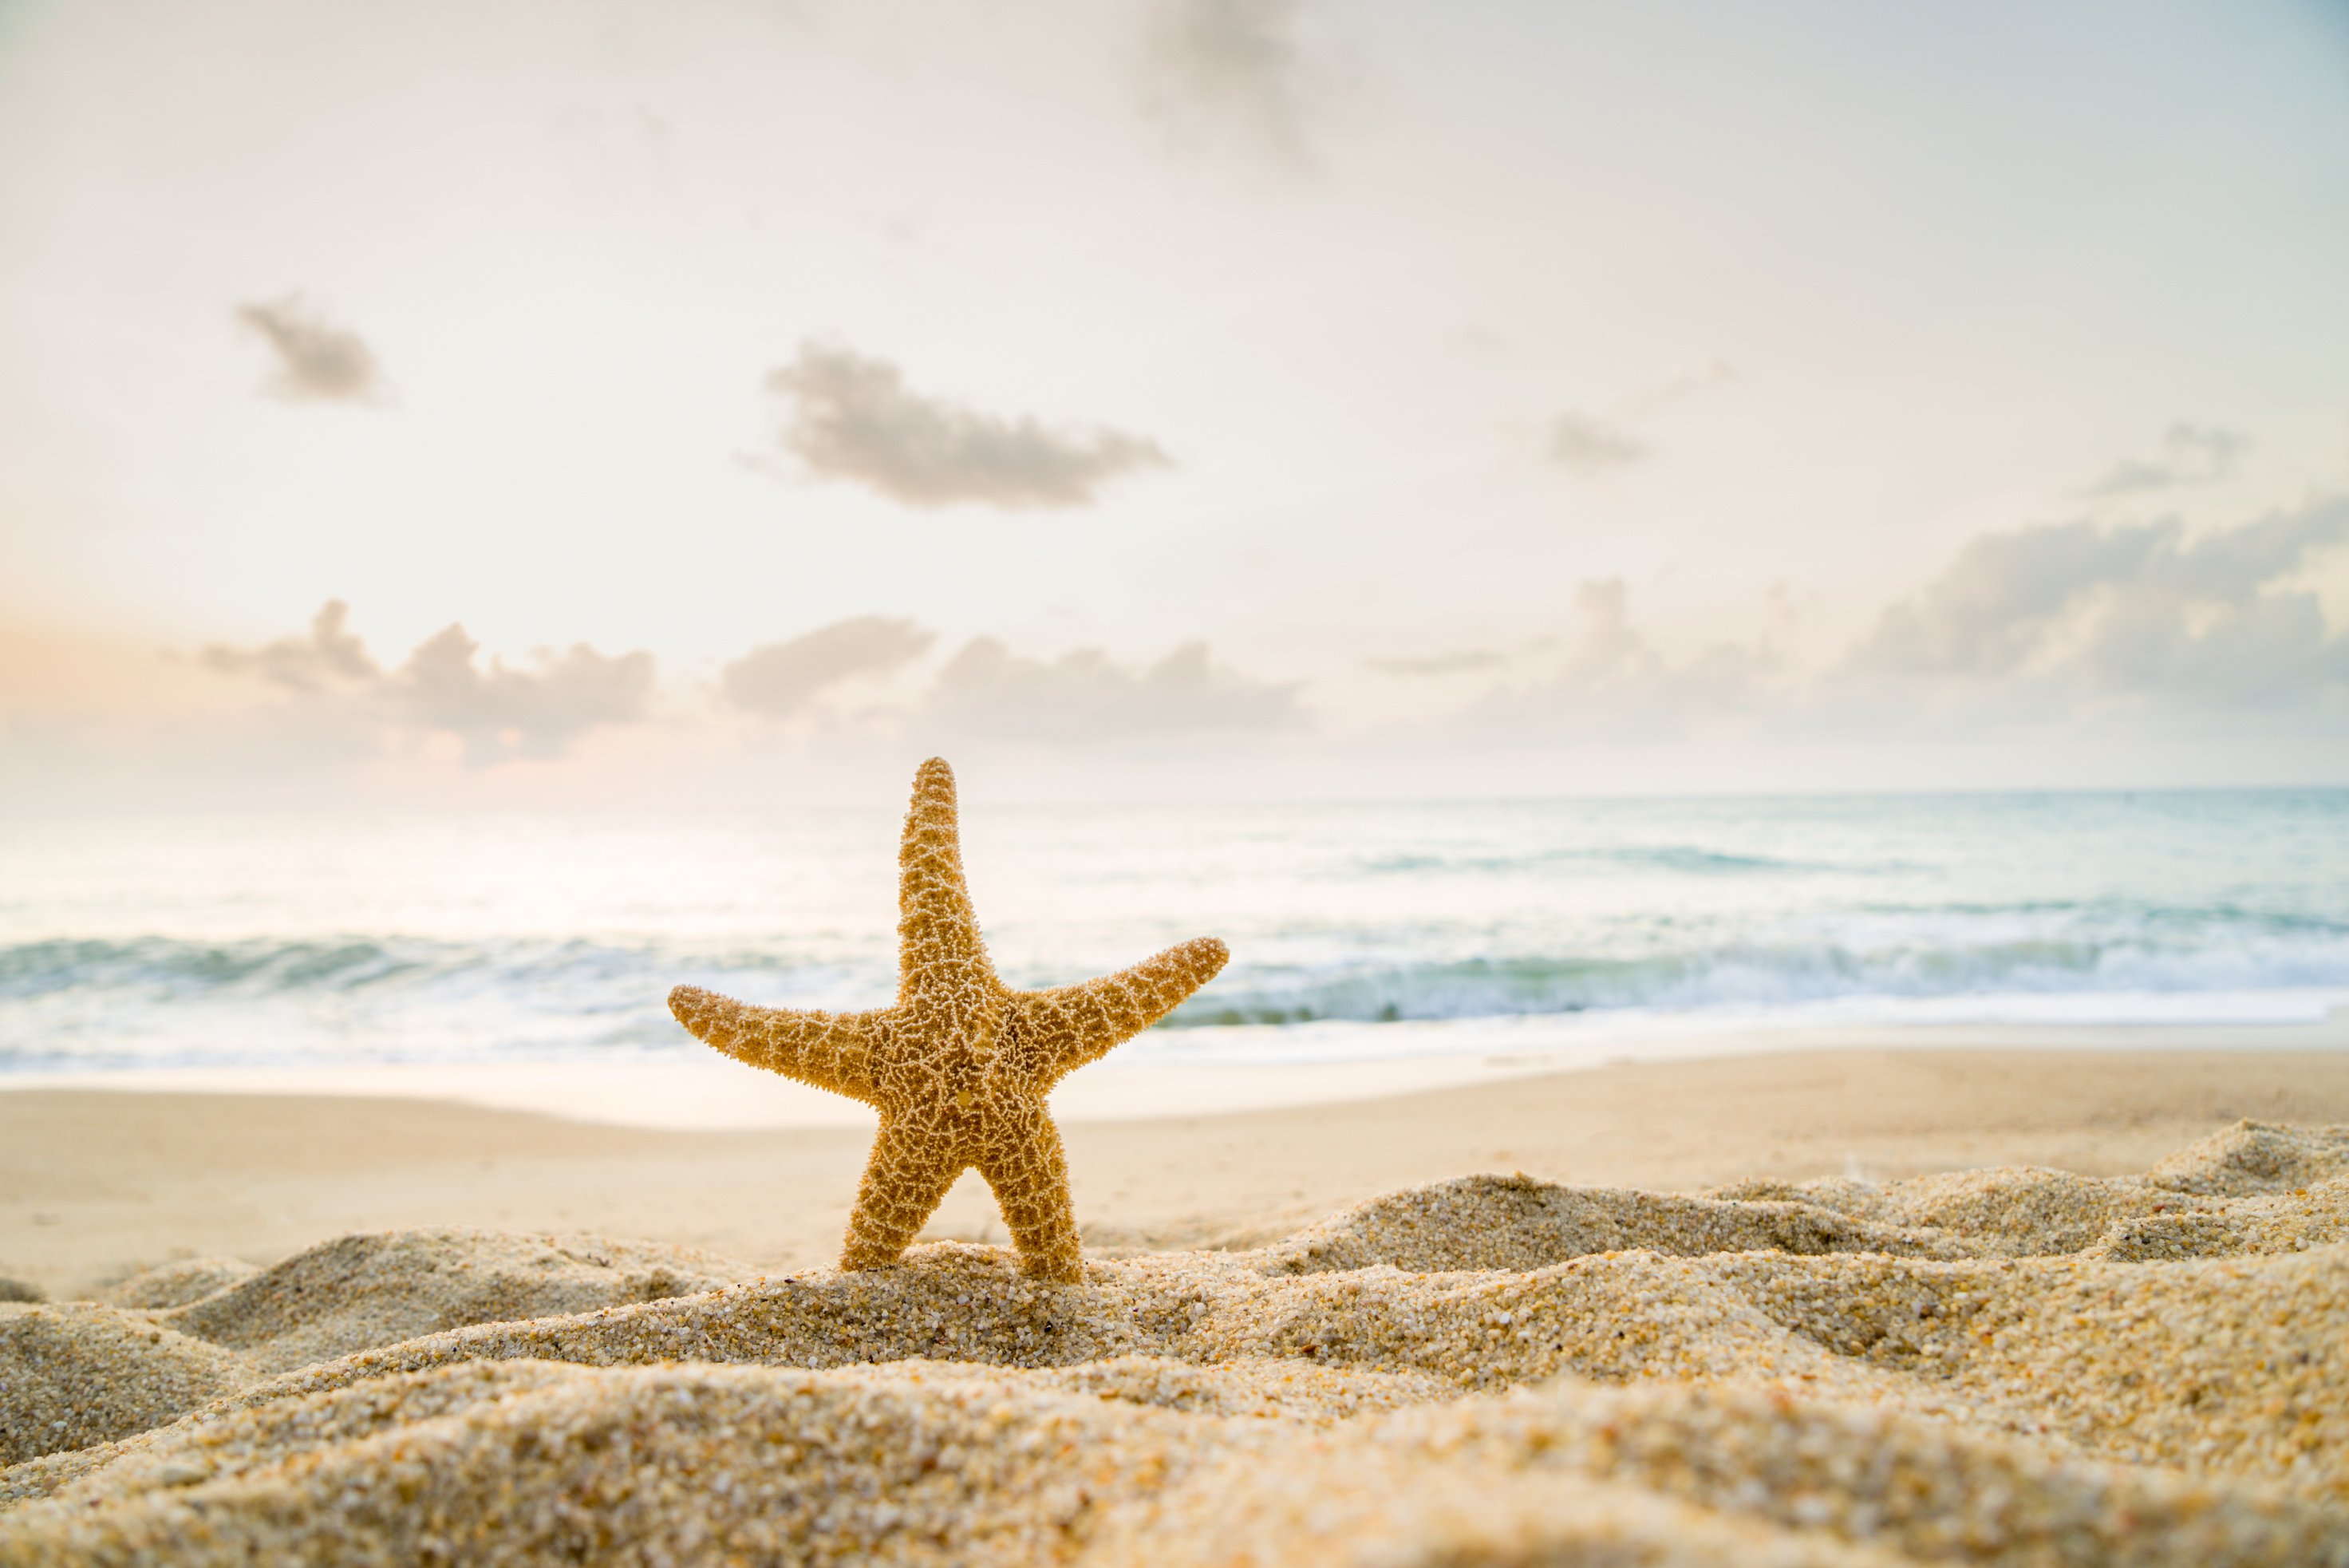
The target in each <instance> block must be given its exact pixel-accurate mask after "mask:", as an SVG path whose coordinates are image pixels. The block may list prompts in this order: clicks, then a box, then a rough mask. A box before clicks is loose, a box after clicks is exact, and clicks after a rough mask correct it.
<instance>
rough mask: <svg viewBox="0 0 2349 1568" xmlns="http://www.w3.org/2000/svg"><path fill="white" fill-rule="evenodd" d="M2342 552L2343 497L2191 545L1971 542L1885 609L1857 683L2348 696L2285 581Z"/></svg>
mask: <svg viewBox="0 0 2349 1568" xmlns="http://www.w3.org/2000/svg"><path fill="white" fill-rule="evenodd" d="M2344 542H2349V496H2331V497H2327V498H2324V499H2322V500H2318V501H2314V502H2312V503H2310V504H2306V505H2302V506H2299V507H2293V508H2289V509H2286V510H2283V511H2280V512H2274V513H2271V514H2268V515H2266V516H2264V517H2261V518H2259V519H2257V520H2255V521H2253V522H2250V523H2246V524H2240V525H2239V526H2236V527H2234V528H2230V529H2222V530H2220V531H2217V532H2214V533H2209V534H2205V535H2201V536H2200V537H2199V538H2192V539H2189V537H2188V536H2187V535H2186V531H2185V529H2184V527H2183V526H2182V525H2181V524H2178V522H2177V521H2176V520H2175V519H2165V520H2163V521H2160V522H2155V523H2145V524H2129V525H2123V526H2113V527H2104V526H2099V525H2097V524H2088V523H2064V524H2044V525H2042V526H2039V527H2034V528H2024V529H2019V530H2016V531H2014V532H2012V533H2006V534H1992V535H1984V536H1983V537H1982V538H1978V539H1975V540H1972V541H1971V542H1969V543H1968V544H1967V545H1965V547H1964V548H1962V549H1961V550H1960V551H1959V552H1958V555H1957V557H1956V559H1955V560H1953V561H1952V562H1951V564H1950V566H1949V567H1948V568H1947V569H1946V570H1944V571H1943V572H1942V573H1941V575H1940V576H1938V577H1936V578H1934V579H1933V580H1932V581H1931V582H1930V583H1928V584H1927V585H1926V586H1925V587H1924V588H1923V589H1922V590H1920V592H1919V593H1917V594H1916V595H1915V596H1913V597H1910V598H1909V599H1907V600H1904V601H1902V602H1901V603H1899V604H1896V605H1894V606H1892V607H1890V608H1889V609H1887V610H1886V611H1885V612H1884V614H1883V616H1882V618H1880V619H1879V620H1878V624H1877V627H1876V629H1875V631H1874V632H1873V633H1872V634H1871V635H1870V636H1868V638H1867V639H1864V640H1863V641H1862V642H1861V643H1860V644H1859V645H1858V646H1857V647H1856V648H1855V649H1853V650H1852V653H1851V655H1850V658H1849V659H1848V660H1847V665H1848V667H1849V669H1850V670H1853V671H1854V672H1857V673H1861V674H1866V675H1873V676H1880V677H1890V678H1895V679H1907V680H1939V681H1943V682H1976V683H1980V682H1986V681H2002V682H2008V683H2013V682H2017V681H2038V682H2045V683H2059V684H2070V685H2074V686H2077V687H2079V688H2082V689H2085V690H2087V691H2094V692H2101V693H2104V694H2107V695H2120V696H2127V697H2132V698H2137V699H2140V700H2144V701H2184V702H2189V703H2192V702H2203V703H2221V704H2234V705H2243V704H2251V705H2261V706H2267V705H2275V704H2280V703H2283V702H2287V701H2294V700H2298V699H2302V698H2305V697H2308V696H2310V695H2313V694H2316V693H2322V692H2328V691H2333V690H2335V689H2337V688H2342V687H2349V635H2344V634H2340V633H2336V632H2334V631H2333V629H2332V628H2330V627H2329V626H2328V625H2327V623H2326V621H2325V618H2324V613H2323V607H2322V606H2321V604H2320V603H2319V602H2318V599H2317V597H2316V596H2315V594H2313V592H2310V591H2308V590H2306V589H2305V588H2302V587H2295V586H2293V585H2292V583H2291V582H2290V581H2289V579H2290V578H2291V577H2292V576H2293V575H2294V574H2295V573H2297V572H2299V571H2300V570H2301V569H2302V567H2303V566H2307V565H2308V564H2310V563H2311V562H2312V561H2313V559H2314V558H2315V557H2316V556H2319V555H2320V554H2322V553H2323V552H2324V551H2326V550H2328V549H2331V548H2333V547H2335V546H2337V545H2341V544H2343V543H2344Z"/></svg>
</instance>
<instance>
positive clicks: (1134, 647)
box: [0, 0, 2349, 806]
mask: <svg viewBox="0 0 2349 1568" xmlns="http://www.w3.org/2000/svg"><path fill="white" fill-rule="evenodd" d="M2344 278H2349V5H2341V4H2339V3H2337V0H2330V3H2317V0H2246V3H2244V4H2239V5H2224V6H2221V5H2208V4H2170V3H2166V0H2114V3H2103V0H2048V3H2034V4H2028V5H2025V4H2019V3H2018V4H1995V5H1983V4H1980V3H1924V4H1918V5H1903V6H1898V7H1892V6H1884V5H1872V4H1863V3H1851V4H1841V3H1837V4H1826V3H1791V4H1786V5H1774V6H1769V7H1759V6H1751V5H1738V4H1732V3H1729V0H1718V3H1713V4H1692V3H1683V0H1654V3H1650V4H1643V5H1578V4H1565V3H1557V4H1539V5H1536V4H1519V5H1502V4H1486V3H1477V0H1463V3H1461V4H1457V5H1443V6H1427V5H1402V4H1399V3H1387V0H1111V3H1103V0H1083V3H1080V0H971V3H968V4H961V5H940V4H936V3H935V0H927V3H919V4H916V3H913V0H858V3H857V4H854V5H852V4H849V3H847V0H666V3H663V4H658V5H654V4H622V3H616V0H561V3H554V0H547V3H543V4H542V3H537V0H471V3H468V4H462V5H458V4H437V3H434V0H417V3H414V4H409V5H399V6H385V5H373V4H357V3H346V0H301V3H298V4H297V3H294V0H282V3H281V0H176V3H172V4H163V3H160V0H88V3H78V4H67V3H63V0H0V802H6V803H9V804H12V805H19V806H25V805H91V804H124V805H175V804H184V803H193V802H204V803H223V804H237V803H250V804H259V805H272V806H275V805H287V804H297V803H303V802H350V801H366V802H378V803H384V802H418V803H424V804H428V805H442V804H450V803H463V804H480V803H486V802H514V803H523V804H546V803H560V802H577V803H587V804H610V803H622V802H626V803H664V802H666V803H671V804H676V805H687V804H700V803H714V804H741V803H755V802H759V801H764V800H770V799H786V798H809V799H813V798H848V797H854V796H860V795H862V794H864V793H866V792H868V791H869V790H871V789H872V788H874V787H880V786H881V784H882V781H888V783H887V786H886V787H888V788H890V789H892V790H894V789H895V788H898V787H902V776H903V775H904V774H905V772H906V771H907V769H908V767H909V766H910V763H911V762H912V761H914V760H916V759H918V758H919V757H921V756H924V755H927V754H930V753H944V754H946V755H948V756H949V757H951V758H954V759H955V760H956V761H957V763H958V764H959V765H961V767H962V768H963V771H964V774H965V776H966V779H967V781H972V782H977V781H978V779H979V778H983V779H984V781H985V782H984V783H982V784H980V788H981V791H982V793H994V794H1000V795H1003V796H1006V797H1015V796H1016V797H1027V798H1046V799H1051V798H1095V797H1101V796H1112V797H1123V798H1145V797H1156V796H1175V797H1179V796H1189V795H1201V794H1205V795H1248V794H1268V795H1284V796H1308V797H1310V796H1315V795H1343V796H1366V795H1367V796H1377V795H1410V796H1421V795H1439V796H1440V795H1473V794H1572V793H1587V792H1607V793H1614V792H1624V791H1659V790H1661V791H1674V792H1692V791H1694V792H1712V791H1723V790H1732V791H1733V790H1849V789H1919V788H1939V787H1952V786H1959V787H1976V786H1980V787H2075V786H2088V785H2097V786H2112V785H2117V786H2127V787H2158V786H2170V785H2209V784H2307V783H2324V784H2342V783H2349V291H2344V287H2343V285H2342V282H2341V280H2342V279H2344ZM974 769H976V770H978V774H974Z"/></svg>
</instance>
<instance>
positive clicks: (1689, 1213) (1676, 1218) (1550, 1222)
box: [1263, 1175, 1963, 1274]
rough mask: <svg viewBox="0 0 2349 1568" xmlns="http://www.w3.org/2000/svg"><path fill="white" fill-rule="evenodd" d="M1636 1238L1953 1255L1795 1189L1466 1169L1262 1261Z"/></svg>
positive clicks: (1349, 1213) (1561, 1256) (1556, 1253)
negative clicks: (1681, 1190) (1561, 1181)
mask: <svg viewBox="0 0 2349 1568" xmlns="http://www.w3.org/2000/svg"><path fill="white" fill-rule="evenodd" d="M1632 1247H1639V1248H1644V1249H1646V1250H1647V1251H1653V1252H1663V1253H1668V1254H1670V1255H1671V1256H1673V1257H1702V1256H1704V1255H1706V1254H1708V1253H1713V1252H1754V1251H1781V1252H1802V1253H1816V1252H1890V1253H1894V1254H1897V1255H1899V1256H1903V1257H1949V1256H1961V1255H1963V1252H1962V1250H1961V1248H1960V1247H1959V1246H1958V1244H1957V1243H1955V1242H1954V1241H1951V1239H1949V1238H1947V1237H1941V1236H1935V1235H1929V1234H1922V1233H1920V1232H1917V1231H1904V1230H1901V1229H1899V1228H1898V1227H1895V1226H1891V1225H1885V1224H1879V1223H1878V1222H1876V1221H1873V1220H1866V1219H1857V1218H1854V1217H1853V1216H1851V1215H1848V1214H1843V1213H1838V1212H1837V1211H1836V1210H1832V1209H1826V1208H1822V1207H1819V1206H1817V1205H1816V1204H1813V1203H1809V1202H1806V1201H1801V1200H1799V1199H1796V1200H1774V1199H1758V1200H1745V1201H1725V1200H1723V1199H1711V1198H1682V1197H1677V1196H1673V1195H1671V1194H1664V1193H1653V1192H1622V1191H1618V1190H1615V1189H1593V1188H1576V1187H1558V1186H1555V1185H1553V1184H1551V1183H1549V1182H1547V1181H1537V1180H1535V1179H1533V1178H1531V1177H1529V1176H1523V1175H1519V1176H1469V1177H1463V1178H1461V1179H1459V1180H1457V1181H1446V1182H1441V1183H1439V1184H1437V1185H1435V1186H1433V1187H1419V1188H1413V1189H1410V1190H1409V1191H1405V1192H1397V1193H1392V1194H1390V1195H1389V1196H1387V1197H1384V1198H1378V1199H1371V1201H1370V1202H1368V1203H1363V1204H1360V1205H1358V1206H1356V1207H1355V1208H1352V1209H1350V1210H1346V1211H1345V1212H1344V1213H1342V1214H1339V1215H1335V1216H1333V1217H1331V1218H1330V1219H1329V1220H1324V1221H1322V1222H1321V1223H1320V1224H1319V1225H1316V1226H1314V1227H1312V1228H1311V1229H1309V1230H1307V1231H1301V1232H1299V1234H1298V1235H1296V1236H1293V1237H1291V1238H1289V1239H1288V1240H1287V1241H1282V1242H1279V1243H1278V1244H1277V1245H1275V1246H1272V1247H1268V1248H1266V1249H1265V1250H1264V1254H1263V1258H1264V1266H1265V1268H1266V1269H1267V1271H1268V1272H1280V1273H1290V1274H1307V1273H1326V1272H1337V1271H1340V1270H1346V1269H1366V1268H1370V1267H1372V1266H1373V1265H1376V1264H1380V1263H1385V1264H1388V1265H1391V1266H1392V1267H1394V1268H1398V1269H1408V1270H1413V1271H1417V1272H1435V1271H1455V1270H1464V1269H1538V1268H1540V1267H1542V1266H1543V1265H1545V1264H1547V1263H1557V1262H1564V1261H1565V1260H1567V1259H1568V1258H1579V1257H1584V1256H1587V1255H1588V1254H1589V1253H1592V1252H1614V1251H1623V1250H1624V1249H1626V1248H1632Z"/></svg>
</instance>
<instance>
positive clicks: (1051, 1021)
mask: <svg viewBox="0 0 2349 1568" xmlns="http://www.w3.org/2000/svg"><path fill="white" fill-rule="evenodd" d="M897 911H898V919H897V943H898V967H897V1000H896V1002H895V1005H893V1006H889V1007H883V1008H876V1009H874V1010H873V1011H872V1012H794V1011H792V1010H789V1009H785V1008H777V1007H752V1006H750V1005H749V1004H748V1003H745V1002H736V1001H734V1000H732V999H731V998H730V997H724V996H719V995H717V994H715V993H713V992H707V991H702V990H698V989H697V988H696V987H693V986H689V985H680V986H678V988H677V989H676V990H675V991H672V992H669V997H668V1005H669V1011H670V1012H674V1013H676V1014H677V1019H678V1023H682V1024H684V1025H685V1026H686V1028H688V1029H689V1030H691V1031H692V1032H693V1033H695V1034H697V1035H698V1036H699V1037H700V1038H701V1039H703V1040H705V1041H707V1042H708V1043H709V1044H711V1045H714V1046H716V1047H717V1048H718V1049H719V1050H720V1051H722V1052H724V1053H725V1054H727V1055H729V1056H731V1057H733V1058H734V1059H735V1060H736V1061H738V1062H747V1063H749V1064H750V1065H752V1066H754V1067H764V1068H765V1069H766V1070H767V1071H769V1072H771V1073H780V1074H781V1075H783V1076H785V1077H787V1078H796V1079H798V1080H799V1081H800V1082H801V1083H802V1084H812V1085H815V1086H816V1087H817V1088H820V1089H830V1090H832V1091H833V1092H834V1093H836V1094H842V1095H846V1096H849V1097H850V1098H851V1099H855V1100H862V1101H864V1103H865V1104H866V1105H868V1106H873V1107H874V1109H875V1110H877V1111H879V1112H880V1113H881V1130H880V1133H879V1136H877V1137H875V1138H874V1142H873V1157H872V1159H871V1160H870V1161H869V1162H868V1163H867V1164H866V1166H865V1168H864V1185H863V1186H862V1187H861V1188H859V1189H858V1190H857V1194H856V1209H855V1211H854V1213H853V1214H852V1215H851V1216H850V1217H849V1221H848V1241H847V1244H846V1246H845V1248H844V1249H843V1251H842V1253H841V1259H840V1266H841V1267H842V1268H843V1269H874V1268H882V1267H885V1266H886V1265H888V1264H891V1263H894V1262H896V1261H897V1260H898V1258H899V1257H901V1256H902V1255H904V1253H905V1247H906V1244H907V1243H908V1242H910V1241H913V1239H914V1236H915V1233H916V1231H920V1230H921V1228H922V1224H923V1222H924V1221H925V1220H928V1219H929V1217H930V1216H931V1215H932V1214H934V1213H936V1211H937V1207H938V1203H939V1201H940V1200H941V1199H944V1198H945V1197H946V1195H947V1188H949V1187H951V1186H953V1185H954V1181H955V1178H957V1177H958V1176H960V1175H961V1174H962V1173H963V1172H964V1171H965V1170H968V1169H970V1168H973V1167H976V1168H978V1173H979V1175H981V1176H982V1177H984V1178H986V1179H987V1184H988V1187H990V1188H992V1189H994V1192H995V1200H996V1202H997V1203H998V1204H999V1206H1000V1207H1001V1208H1002V1210H1003V1220H1004V1224H1005V1225H1006V1226H1007V1227H1008V1228H1009V1231H1011V1240H1012V1241H1013V1243H1014V1244H1015V1245H1016V1246H1017V1247H1018V1248H1019V1260H1020V1266H1021V1267H1022V1269H1024V1270H1025V1271H1026V1272H1027V1273H1029V1274H1030V1276H1032V1277H1034V1278H1037V1279H1043V1280H1060V1281H1072V1280H1077V1279H1081V1278H1082V1277H1083V1272H1084V1270H1083V1261H1082V1255H1081V1252H1080V1251H1079V1248H1078V1242H1077V1221H1076V1213H1075V1210H1074V1209H1073V1207H1072V1206H1071V1202H1070V1199H1069V1167H1068V1161H1067V1159H1066V1158H1065V1157H1064V1156H1063V1155H1062V1153H1061V1134H1060V1130H1059V1129H1058V1128H1057V1127H1054V1126H1053V1125H1052V1117H1051V1113H1050V1110H1049V1109H1048V1108H1047V1107H1046V1105H1045V1096H1046V1095H1047V1094H1049V1093H1050V1090H1051V1087H1052V1085H1054V1084H1056V1083H1058V1082H1060V1081H1061V1079H1062V1078H1063V1077H1066V1076H1067V1075H1069V1074H1070V1073H1071V1072H1073V1071H1075V1070H1076V1069H1077V1068H1079V1067H1081V1066H1083V1065H1084V1064H1086V1063H1088V1062H1093V1061H1098V1060H1100V1059H1101V1058H1102V1056H1105V1055H1107V1054H1109V1052H1110V1051H1111V1050H1112V1048H1114V1047H1116V1046H1118V1045H1121V1044H1124V1043H1125V1042H1126V1041H1128V1040H1130V1039H1132V1038H1133V1036H1134V1035H1136V1034H1139V1033H1142V1031H1143V1030H1144V1029H1147V1028H1149V1027H1150V1026H1151V1025H1152V1024H1153V1023H1157V1022H1158V1021H1159V1020H1160V1019H1161V1018H1164V1017H1165V1016H1166V1014H1168V1013H1169V1012H1173V1011H1174V1009H1175V1007H1176V1006H1177V1005H1178V1004H1180V1003H1181V1002H1182V1001H1183V999H1184V998H1185V997H1186V996H1189V995H1190V994H1191V993H1192V992H1195V991H1196V990H1198V989H1199V988H1200V987H1201V986H1203V985H1205V984H1206V983H1207V981H1211V980H1213V979H1214V978H1215V977H1216V971H1219V970H1221V969H1222V968H1223V967H1224V962H1225V961H1226V959H1228V958H1229V957H1230V956H1231V953H1230V950H1228V949H1226V947H1225V946H1224V944H1223V943H1222V942H1220V941H1217V940H1216V939H1215V938H1213V937H1201V938H1199V939H1198V940H1195V941H1188V942H1184V943H1182V944H1181V945H1179V946H1176V947H1171V948H1168V949H1167V950H1165V951H1164V952H1163V953H1160V954H1159V955H1158V956H1157V957H1155V958H1152V959H1147V960H1144V961H1143V962H1141V963H1138V964H1135V965H1134V966H1133V968H1132V969H1128V970H1121V971H1118V972H1117V973H1116V974H1112V975H1104V976H1102V978H1101V979H1099V980H1089V981H1083V982H1082V983H1081V984H1078V985H1062V986H1055V987H1053V988H1052V989H1051V990H1049V991H1014V990H1012V989H1011V988H1010V987H1009V986H1008V985H1005V984H1004V983H1003V982H1002V981H1000V980H999V979H997V978H996V974H995V966H994V965H993V964H991V963H989V962H988V957H987V949H986V947H985V946H984V945H983V944H982V943H981V942H980V940H979V934H978V919H977V917H975V916H974V915H973V914H972V913H971V908H970V890H969V888H968V887H966V886H965V885H964V881H963V870H962V846H961V840H960V835H959V833H958V831H957V825H956V818H955V784H954V771H953V770H952V769H951V768H949V767H947V764H946V763H944V762H942V761H940V760H939V759H938V758H936V757H932V758H931V759H930V760H929V761H928V762H926V763H923V764H922V765H921V767H920V769H919V770H918V771H917V772H916V774H914V804H913V805H912V807H911V809H909V810H908V811H907V812H906V814H905V839H904V842H903V845H902V846H901V847H900V848H899V850H898V853H897Z"/></svg>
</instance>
